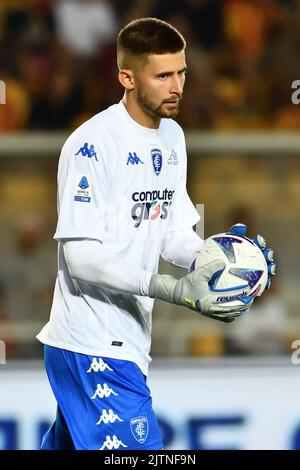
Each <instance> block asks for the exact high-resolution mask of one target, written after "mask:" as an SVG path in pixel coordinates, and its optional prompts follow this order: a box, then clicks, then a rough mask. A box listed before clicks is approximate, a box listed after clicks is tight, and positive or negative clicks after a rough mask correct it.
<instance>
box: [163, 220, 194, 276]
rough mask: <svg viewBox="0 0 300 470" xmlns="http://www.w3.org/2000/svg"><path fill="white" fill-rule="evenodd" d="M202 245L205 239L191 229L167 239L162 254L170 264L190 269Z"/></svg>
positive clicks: (181, 231)
mask: <svg viewBox="0 0 300 470" xmlns="http://www.w3.org/2000/svg"><path fill="white" fill-rule="evenodd" d="M202 244H203V239H202V238H200V237H199V235H197V233H196V232H194V230H193V229H192V227H190V228H187V229H184V230H179V231H178V232H175V233H174V234H173V235H172V237H168V238H165V239H164V240H163V241H162V245H161V252H160V254H161V256H162V257H163V258H164V259H165V260H166V261H168V262H169V263H171V264H174V265H175V266H179V267H182V268H187V269H188V268H189V266H190V265H191V264H192V262H193V261H194V259H195V258H196V254H197V252H198V250H200V248H201V246H202Z"/></svg>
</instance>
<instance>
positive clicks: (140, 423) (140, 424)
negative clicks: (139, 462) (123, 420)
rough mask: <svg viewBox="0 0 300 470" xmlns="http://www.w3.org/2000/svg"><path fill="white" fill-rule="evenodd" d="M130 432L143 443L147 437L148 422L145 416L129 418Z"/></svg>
mask: <svg viewBox="0 0 300 470" xmlns="http://www.w3.org/2000/svg"><path fill="white" fill-rule="evenodd" d="M130 430H131V434H132V435H133V437H134V438H135V440H136V441H138V442H139V443H140V444H143V443H144V442H145V440H146V439H147V437H148V432H149V423H148V418H147V416H138V417H137V418H132V419H131V420H130Z"/></svg>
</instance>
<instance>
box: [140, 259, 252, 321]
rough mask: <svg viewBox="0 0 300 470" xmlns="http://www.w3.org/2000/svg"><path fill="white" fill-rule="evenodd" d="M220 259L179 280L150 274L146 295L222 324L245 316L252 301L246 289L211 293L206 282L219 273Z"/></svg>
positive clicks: (247, 288)
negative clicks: (183, 307)
mask: <svg viewBox="0 0 300 470" xmlns="http://www.w3.org/2000/svg"><path fill="white" fill-rule="evenodd" d="M224 268H225V263H224V261H222V260H216V261H212V262H210V263H208V264H206V265H204V266H202V267H201V268H199V269H196V270H195V271H193V272H191V273H189V274H187V275H186V276H184V277H182V278H181V279H176V278H174V277H173V276H170V275H161V274H152V276H151V279H150V285H149V296H150V297H153V298H157V299H160V300H165V301H166V302H170V303H174V304H177V305H184V306H185V307H189V308H190V309H192V310H194V311H197V312H198V313H200V314H201V315H204V316H206V317H210V318H213V319H215V320H220V321H223V322H226V323H229V322H231V321H233V320H234V319H235V318H237V317H241V316H243V315H245V314H246V313H247V312H248V310H249V307H250V305H251V304H252V302H253V298H252V297H250V296H248V294H249V292H250V287H249V285H248V284H246V285H245V286H242V287H239V288H235V289H226V290H224V291H223V292H222V291H220V290H219V291H218V292H216V291H214V289H213V288H212V287H210V286H209V284H208V282H209V281H210V279H211V278H212V276H213V275H214V273H215V272H217V271H220V270H223V269H224Z"/></svg>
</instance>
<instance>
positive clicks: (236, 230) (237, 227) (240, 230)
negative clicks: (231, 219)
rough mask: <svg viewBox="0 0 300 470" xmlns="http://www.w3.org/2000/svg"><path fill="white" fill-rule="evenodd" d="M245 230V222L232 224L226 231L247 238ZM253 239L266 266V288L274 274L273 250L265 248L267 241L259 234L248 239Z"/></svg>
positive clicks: (268, 286)
mask: <svg viewBox="0 0 300 470" xmlns="http://www.w3.org/2000/svg"><path fill="white" fill-rule="evenodd" d="M246 232H247V225H245V224H234V225H233V226H232V227H231V229H230V230H229V232H228V233H232V234H233V235H239V236H240V237H244V238H248V237H247V236H246ZM250 240H251V241H253V242H254V243H255V244H256V245H257V246H258V248H260V249H261V251H262V252H263V255H264V257H265V260H266V262H267V266H268V282H267V285H266V289H269V288H270V285H271V277H272V276H275V272H276V263H275V262H274V251H273V250H272V249H271V248H267V242H266V240H265V239H264V238H263V237H262V236H261V235H255V237H254V238H251V239H250Z"/></svg>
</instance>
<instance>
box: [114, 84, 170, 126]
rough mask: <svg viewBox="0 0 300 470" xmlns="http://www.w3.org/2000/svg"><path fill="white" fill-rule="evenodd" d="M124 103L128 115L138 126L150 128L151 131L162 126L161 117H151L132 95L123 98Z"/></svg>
mask: <svg viewBox="0 0 300 470" xmlns="http://www.w3.org/2000/svg"><path fill="white" fill-rule="evenodd" d="M122 102H123V104H124V106H125V108H126V110H127V112H128V114H129V115H130V116H131V117H132V119H134V120H135V121H136V122H137V123H138V124H140V125H141V126H143V127H148V128H149V129H158V128H159V125H160V120H161V118H160V117H159V116H150V115H149V114H147V113H146V112H145V111H144V110H143V108H141V107H140V105H139V104H138V103H137V102H136V100H135V99H134V98H133V96H132V94H129V93H126V92H125V94H124V96H123V98H122Z"/></svg>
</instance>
